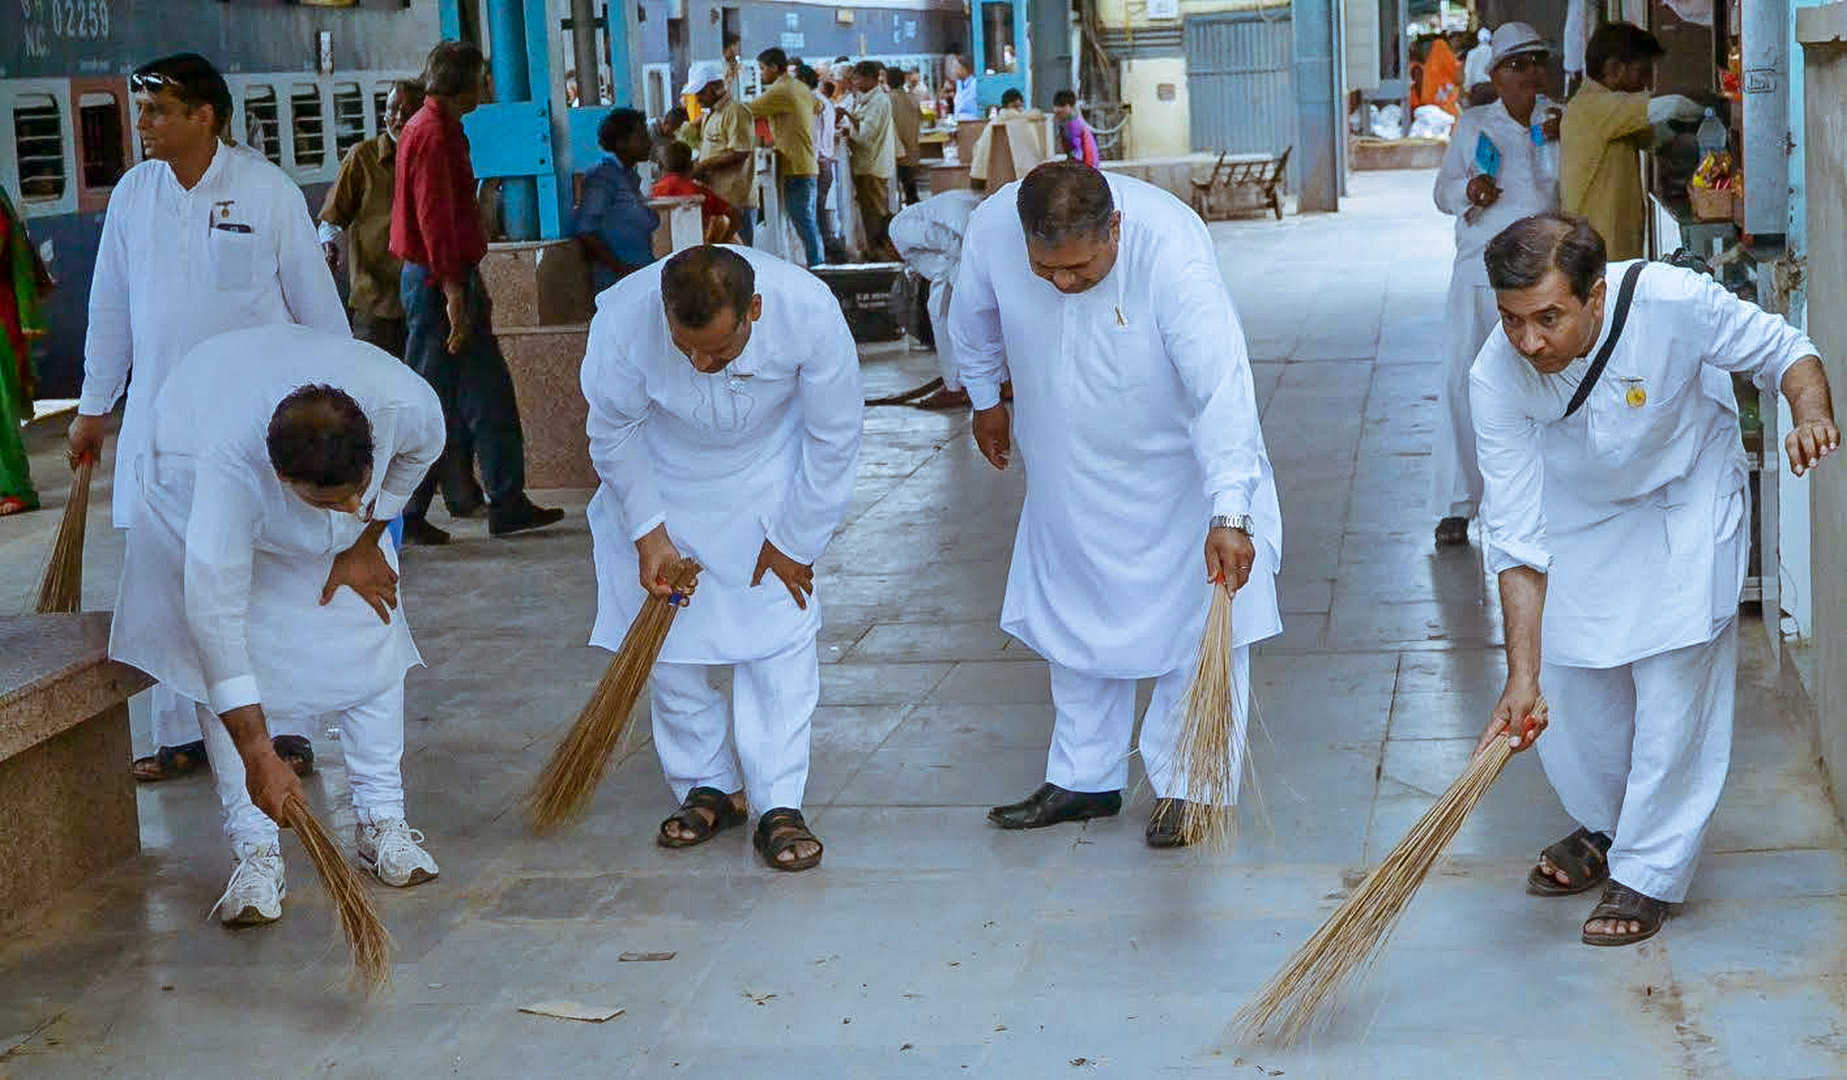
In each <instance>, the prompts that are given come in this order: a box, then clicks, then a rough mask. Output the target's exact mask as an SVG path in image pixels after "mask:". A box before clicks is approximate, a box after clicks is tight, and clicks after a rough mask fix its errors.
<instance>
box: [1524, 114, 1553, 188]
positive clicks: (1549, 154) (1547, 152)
mask: <svg viewBox="0 0 1847 1080" xmlns="http://www.w3.org/2000/svg"><path fill="white" fill-rule="evenodd" d="M1551 115H1552V99H1551V98H1548V97H1547V96H1545V95H1544V94H1540V95H1538V96H1537V97H1535V98H1533V120H1532V123H1531V124H1530V125H1529V126H1528V128H1527V131H1528V133H1529V134H1531V136H1532V139H1533V155H1534V156H1535V157H1537V158H1538V159H1539V167H1540V168H1542V169H1544V170H1545V172H1546V175H1547V176H1557V175H1558V145H1557V144H1556V143H1552V142H1548V141H1547V140H1546V120H1547V118H1548V117H1550V116H1551Z"/></svg>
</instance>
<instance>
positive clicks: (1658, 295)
mask: <svg viewBox="0 0 1847 1080" xmlns="http://www.w3.org/2000/svg"><path fill="white" fill-rule="evenodd" d="M1486 259H1487V267H1488V273H1489V277H1490V280H1491V281H1493V283H1494V284H1495V287H1496V292H1497V295H1498V296H1499V302H1500V308H1501V312H1502V326H1501V328H1498V329H1496V330H1495V331H1494V333H1493V334H1492V335H1491V336H1490V337H1489V339H1488V342H1487V344H1486V345H1485V346H1484V347H1483V348H1482V351H1481V355H1480V357H1479V358H1478V359H1477V360H1476V362H1475V368H1474V371H1473V372H1472V374H1471V376H1470V390H1471V393H1472V396H1473V400H1474V420H1475V430H1476V438H1477V447H1478V453H1479V455H1480V461H1481V470H1482V476H1483V478H1484V480H1485V482H1486V487H1485V492H1484V495H1485V497H1484V500H1483V503H1482V530H1483V533H1482V535H1483V545H1484V548H1485V554H1486V560H1487V564H1488V567H1489V569H1490V570H1492V571H1493V572H1494V573H1496V574H1497V575H1498V577H1499V581H1500V590H1501V601H1502V607H1503V610H1504V614H1505V618H1506V623H1507V659H1508V678H1507V688H1506V691H1505V692H1504V694H1503V695H1502V698H1501V701H1500V703H1499V704H1498V705H1497V706H1496V711H1495V716H1494V720H1493V722H1492V723H1491V725H1490V728H1489V734H1494V733H1497V732H1499V731H1502V730H1504V729H1512V728H1517V727H1518V726H1519V723H1518V718H1522V717H1526V716H1528V715H1532V714H1534V713H1535V712H1536V711H1539V712H1544V711H1547V710H1537V709H1536V704H1537V702H1538V700H1539V696H1540V693H1541V692H1542V691H1543V693H1544V695H1545V698H1546V701H1547V703H1548V705H1549V715H1550V726H1549V729H1547V733H1546V734H1545V735H1544V736H1543V737H1541V738H1540V739H1539V740H1538V747H1539V755H1540V759H1541V761H1542V762H1543V763H1544V765H1545V770H1546V776H1547V778H1548V779H1549V780H1550V781H1551V783H1552V786H1553V788H1554V790H1556V791H1557V792H1558V795H1559V799H1560V801H1561V802H1563V803H1564V807H1565V810H1566V812H1567V813H1569V814H1570V815H1571V816H1572V817H1573V818H1575V819H1577V821H1578V823H1579V824H1580V825H1581V826H1582V828H1581V829H1580V830H1579V831H1578V832H1576V833H1574V834H1573V835H1572V836H1570V837H1567V838H1565V839H1564V840H1561V841H1560V842H1559V843H1558V844H1555V845H1553V846H1552V847H1549V848H1547V849H1546V851H1545V852H1544V853H1543V855H1542V857H1541V861H1540V863H1539V865H1538V866H1537V867H1535V868H1534V870H1533V871H1532V873H1531V875H1529V878H1528V887H1529V890H1530V891H1532V892H1535V893H1538V894H1541V895H1549V896H1557V895H1567V894H1574V893H1579V892H1583V891H1585V890H1587V889H1590V888H1593V887H1595V886H1596V885H1598V884H1601V883H1604V882H1605V881H1606V879H1607V882H1608V883H1607V885H1606V888H1605V892H1604V894H1603V898H1602V901H1601V902H1600V903H1599V904H1598V905H1597V906H1596V908H1595V909H1593V911H1592V912H1591V916H1590V918H1589V920H1588V921H1587V922H1586V923H1585V925H1584V932H1583V938H1584V941H1585V942H1586V943H1587V944H1593V945H1627V944H1631V943H1633V942H1636V941H1641V940H1644V939H1645V938H1647V937H1649V936H1651V935H1652V934H1653V933H1655V932H1656V930H1658V929H1659V928H1660V925H1661V920H1662V918H1663V916H1664V914H1665V910H1666V907H1667V905H1668V904H1670V903H1679V902H1680V901H1681V900H1683V899H1684V898H1685V896H1686V893H1687V885H1688V882H1689V881H1690V880H1691V878H1692V876H1693V870H1694V864H1695V862H1696V861H1697V859H1698V857H1699V852H1700V843H1701V839H1702V837H1703V836H1704V835H1705V831H1706V826H1707V823H1708V821H1709V820H1710V819H1711V816H1712V811H1713V808H1714V807H1715V806H1716V805H1717V803H1718V799H1719V792H1720V790H1721V789H1722V788H1723V786H1724V783H1725V775H1726V771H1727V768H1728V765H1729V761H1730V751H1731V733H1732V703H1733V694H1734V680H1735V678H1736V675H1737V657H1738V622H1737V613H1738V599H1739V593H1740V589H1741V587H1742V585H1743V582H1744V574H1745V565H1746V559H1747V556H1748V549H1749V546H1750V522H1749V518H1750V513H1751V507H1750V499H1749V497H1748V494H1747V492H1746V487H1745V481H1746V466H1745V457H1744V450H1743V447H1742V444H1741V440H1740V436H1739V427H1738V408H1737V403H1736V399H1735V396H1734V394H1733V390H1732V381H1731V378H1732V374H1733V373H1741V374H1749V375H1751V376H1753V377H1754V378H1755V379H1756V380H1757V382H1758V383H1759V385H1760V386H1762V387H1764V388H1765V389H1766V390H1768V389H1770V388H1772V387H1781V389H1782V391H1783V393H1784V394H1785V395H1786V396H1787V397H1788V398H1789V402H1790V407H1791V411H1792V413H1793V414H1794V417H1795V421H1796V423H1795V429H1794V431H1793V432H1792V433H1791V434H1790V436H1789V438H1788V440H1787V442H1786V447H1785V448H1786V451H1787V453H1788V456H1789V460H1790V465H1791V467H1792V469H1793V470H1794V471H1795V472H1796V473H1797V474H1798V475H1800V474H1801V473H1803V472H1805V471H1806V470H1808V469H1809V468H1812V467H1813V466H1814V465H1815V464H1817V463H1818V462H1819V461H1820V460H1821V459H1822V458H1823V457H1825V456H1826V455H1827V454H1828V453H1830V452H1832V450H1833V449H1834V448H1835V447H1836V446H1838V444H1839V441H1840V433H1839V431H1838V430H1837V429H1836V428H1835V426H1834V419H1833V412H1832V409H1831V407H1830V405H1829V400H1828V384H1827V378H1826V376H1825V375H1824V374H1823V373H1822V368H1821V362H1820V360H1819V359H1817V357H1816V353H1815V347H1814V345H1813V344H1812V343H1810V342H1809V340H1808V339H1807V338H1805V337H1804V336H1803V335H1802V334H1801V333H1799V332H1798V331H1796V330H1795V329H1794V328H1793V327H1791V326H1790V325H1789V324H1788V323H1786V322H1784V321H1783V320H1782V319H1781V318H1779V317H1777V316H1775V315H1771V314H1769V313H1767V312H1765V311H1763V310H1762V309H1760V308H1758V307H1756V306H1755V305H1752V304H1749V303H1746V302H1744V301H1742V300H1739V299H1737V298H1736V297H1734V296H1732V295H1731V294H1730V293H1728V292H1727V291H1725V290H1724V289H1723V288H1721V287H1720V286H1719V285H1718V284H1717V283H1715V282H1714V281H1712V280H1711V279H1710V278H1707V277H1705V276H1704V275H1701V274H1698V273H1694V272H1691V271H1688V270H1684V269H1681V268H1679V267H1675V266H1668V265H1663V264H1657V263H1617V264H1614V265H1612V266H1610V267H1609V268H1608V276H1607V278H1606V277H1605V267H1604V247H1603V241H1602V238H1601V237H1599V236H1598V235H1597V234H1596V232H1595V231H1594V230H1593V229H1592V228H1591V227H1590V225H1589V224H1588V223H1586V222H1585V221H1584V220H1583V219H1581V218H1574V217H1569V216H1564V215H1558V214H1550V215H1541V216H1538V217H1534V218H1528V219H1525V220H1523V221H1520V222H1517V223H1516V224H1515V225H1513V226H1512V227H1510V228H1509V229H1508V230H1507V231H1505V232H1504V233H1502V234H1501V235H1499V236H1497V237H1496V238H1495V239H1494V240H1493V241H1491V242H1490V244H1489V245H1488V249H1487V256H1486ZM1632 270H1633V271H1634V274H1635V277H1634V285H1633V290H1634V300H1633V302H1632V304H1631V305H1630V307H1629V309H1628V312H1627V316H1626V318H1625V319H1623V321H1622V328H1621V331H1620V333H1616V332H1615V331H1614V330H1613V327H1614V326H1615V324H1616V322H1617V314H1616V313H1617V312H1618V311H1619V310H1620V308H1621V304H1620V300H1619V298H1620V293H1621V291H1622V288H1623V286H1622V283H1623V282H1625V281H1626V280H1627V279H1628V278H1629V276H1630V274H1631V271H1632ZM1612 337H1614V345H1613V346H1610V347H1609V351H1608V354H1607V355H1608V359H1607V367H1605V368H1604V369H1603V371H1602V372H1601V374H1600V375H1599V376H1598V377H1596V378H1595V379H1594V380H1592V378H1591V375H1590V369H1591V368H1592V366H1593V365H1594V363H1595V359H1596V357H1597V356H1598V355H1600V354H1602V352H1603V350H1604V349H1605V347H1606V345H1608V344H1609V342H1610V341H1611V339H1612ZM1580 387H1584V389H1583V398H1582V401H1581V404H1580V406H1579V408H1578V409H1577V410H1576V411H1575V412H1572V413H1571V414H1570V415H1569V416H1567V415H1566V414H1567V411H1568V410H1569V409H1570V407H1571V405H1572V402H1573V398H1574V395H1576V394H1577V393H1578V392H1579V389H1580ZM1542 656H1543V666H1542V663H1541V658H1542ZM1484 737H1486V736H1484Z"/></svg>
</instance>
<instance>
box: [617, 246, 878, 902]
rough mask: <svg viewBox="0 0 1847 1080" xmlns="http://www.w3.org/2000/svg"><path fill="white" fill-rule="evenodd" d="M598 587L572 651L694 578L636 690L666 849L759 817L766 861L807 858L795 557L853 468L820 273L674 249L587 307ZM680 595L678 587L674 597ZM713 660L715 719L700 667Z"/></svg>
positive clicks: (810, 681) (835, 341)
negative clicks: (648, 707)
mask: <svg viewBox="0 0 1847 1080" xmlns="http://www.w3.org/2000/svg"><path fill="white" fill-rule="evenodd" d="M583 391H584V397H585V398H586V399H588V401H589V404H590V419H589V424H588V427H589V434H590V456H591V458H592V459H593V460H594V462H595V463H596V470H597V475H598V477H599V478H601V480H602V486H601V487H600V488H599V489H598V490H597V493H596V497H595V498H594V499H592V500H591V503H590V511H589V517H590V526H591V530H592V532H593V533H594V536H595V550H596V576H597V618H596V628H595V630H594V631H593V632H592V634H591V638H590V643H591V644H592V645H599V646H602V647H603V648H605V649H611V650H615V649H617V648H618V646H619V644H620V642H621V641H622V638H623V634H624V631H625V630H626V629H627V628H628V627H629V625H630V623H631V622H632V621H633V620H634V618H635V615H636V613H637V611H638V610H639V609H640V608H641V606H642V602H643V600H645V599H646V598H647V597H648V595H649V594H653V595H656V596H661V597H667V596H669V595H670V594H672V593H673V592H674V591H675V590H674V587H673V586H672V585H671V584H670V583H669V581H668V577H667V575H668V572H669V569H670V568H672V567H673V566H674V565H675V564H676V563H678V562H679V560H680V559H681V558H682V557H683V556H684V557H688V558H691V559H694V560H696V561H697V562H698V564H699V565H700V566H701V567H703V568H704V569H703V570H702V571H701V573H700V576H699V580H698V583H697V584H698V594H697V595H696V596H690V597H689V599H690V603H688V605H687V607H686V609H685V611H684V612H682V613H681V614H680V615H679V616H678V617H677V620H676V621H675V622H674V623H673V625H672V629H671V630H670V631H669V632H668V634H667V637H666V641H665V644H664V646H663V647H662V649H661V651H660V658H659V662H658V663H657V664H656V665H655V666H654V673H653V680H652V698H651V700H652V711H653V716H654V745H655V749H656V750H657V751H658V752H659V754H660V761H661V768H662V770H663V771H664V772H665V773H666V776H667V783H668V786H669V787H671V788H672V789H673V794H674V797H675V798H676V799H678V800H680V803H681V805H680V808H679V809H678V810H676V811H675V812H674V813H673V814H672V815H671V816H670V817H668V818H667V819H666V820H665V821H663V822H662V823H661V826H660V831H659V834H658V836H657V841H658V842H659V843H660V845H661V846H663V847H669V848H683V847H692V846H694V845H696V844H701V843H704V842H705V841H707V840H710V839H711V838H712V837H713V836H715V835H717V834H718V833H719V832H721V831H723V830H725V829H728V828H731V827H733V826H736V825H741V824H743V823H744V822H745V821H746V820H747V818H748V814H749V810H750V809H751V808H752V807H755V808H756V809H757V810H758V811H759V812H760V813H761V815H762V816H761V818H760V819H759V822H758V825H757V831H756V839H755V845H756V848H757V851H758V852H759V854H761V855H762V857H763V860H764V862H765V863H766V864H767V865H769V866H770V867H772V868H774V869H777V870H806V869H808V868H809V867H812V866H814V865H816V864H818V863H819V862H820V861H821V842H820V840H818V839H817V838H816V837H815V835H814V833H813V832H811V831H810V830H809V828H808V825H807V823H806V822H805V821H804V820H803V817H802V812H801V806H802V795H803V790H804V788H805V787H806V785H807V780H808V752H809V723H810V719H811V717H812V715H813V712H814V707H815V704H816V701H817V700H818V698H819V694H820V669H819V667H818V660H817V658H816V655H815V635H816V633H817V632H818V631H819V629H820V626H821V612H820V607H819V605H818V604H817V603H816V601H815V598H814V595H813V594H814V562H815V560H816V559H818V558H819V557H820V555H821V552H822V551H823V550H824V549H825V548H826V546H827V543H828V540H829V539H830V538H831V537H832V536H833V533H834V529H835V528H836V527H837V526H838V525H839V524H840V519H841V517H842V516H843V515H844V514H845V512H846V507H847V502H848V500H849V498H850V497H851V495H852V491H853V477H854V470H855V465H856V463H857V461H858V458H859V437H860V414H861V411H862V406H861V395H860V379H859V356H858V352H857V351H856V349H855V348H854V345H853V336H852V334H851V332H850V331H849V330H848V329H847V324H846V319H845V317H844V316H842V315H841V312H840V304H839V301H837V300H836V299H835V298H834V295H833V294H832V293H831V292H829V291H828V288H827V286H826V285H824V284H823V283H822V282H821V280H820V279H819V278H816V277H815V276H814V275H812V274H809V273H808V272H807V271H805V270H802V269H800V268H798V267H795V266H793V265H791V264H789V263H785V262H783V261H781V260H779V259H775V258H772V257H770V256H767V255H760V254H758V253H756V252H754V251H751V250H750V249H748V248H731V247H716V246H704V247H695V248H688V249H686V250H684V251H681V252H680V253H678V254H677V255H675V256H673V257H672V258H671V259H668V260H666V261H665V262H664V263H656V264H655V265H653V266H649V267H645V268H643V269H642V270H638V271H636V272H635V273H634V274H631V275H629V276H628V277H627V278H624V279H623V280H622V281H620V282H618V283H617V284H616V285H615V286H613V287H612V288H610V289H608V290H607V291H605V292H604V293H603V294H602V295H600V296H599V297H598V298H597V313H596V317H595V319H594V320H592V322H591V324H590V342H589V352H588V355H587V356H586V357H585V358H584V365H583ZM679 591H680V592H681V594H682V595H687V594H689V593H690V590H689V589H681V590H679ZM717 666H730V667H731V668H732V672H733V680H732V694H731V703H730V708H729V709H727V708H726V703H725V700H724V697H723V696H722V695H721V694H720V693H719V692H718V691H717V690H715V689H714V688H713V687H712V685H711V684H710V682H709V681H708V676H709V674H710V669H711V668H713V667H717Z"/></svg>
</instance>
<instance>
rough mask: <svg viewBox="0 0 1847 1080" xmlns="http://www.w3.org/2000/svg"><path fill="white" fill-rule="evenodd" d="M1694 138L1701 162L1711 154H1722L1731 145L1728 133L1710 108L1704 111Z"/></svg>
mask: <svg viewBox="0 0 1847 1080" xmlns="http://www.w3.org/2000/svg"><path fill="white" fill-rule="evenodd" d="M1694 138H1695V139H1697V140H1698V142H1699V156H1700V160H1701V161H1704V160H1706V158H1707V157H1709V156H1711V155H1713V154H1717V153H1721V152H1723V151H1724V150H1725V148H1726V147H1727V146H1729V145H1730V143H1731V136H1730V133H1729V132H1727V131H1726V130H1725V125H1724V124H1723V123H1721V122H1720V121H1719V114H1718V113H1717V112H1716V111H1714V110H1713V109H1711V108H1710V107H1709V108H1707V110H1706V118H1705V119H1703V120H1701V121H1700V122H1699V133H1698V134H1697V135H1696V136H1694Z"/></svg>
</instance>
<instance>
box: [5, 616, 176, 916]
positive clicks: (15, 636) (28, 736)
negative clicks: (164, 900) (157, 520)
mask: <svg viewBox="0 0 1847 1080" xmlns="http://www.w3.org/2000/svg"><path fill="white" fill-rule="evenodd" d="M108 653H109V616H108V615H107V614H105V613H89V614H83V615H9V616H0V867H5V870H4V871H0V924H4V923H7V922H11V921H12V920H14V919H15V918H17V917H19V916H20V915H21V914H23V913H25V912H27V911H29V910H31V909H33V908H35V907H37V906H39V905H40V904H42V903H44V902H45V901H47V900H49V899H51V898H53V897H55V896H57V895H58V894H60V893H62V892H63V891H65V890H66V889H69V888H71V887H73V886H75V885H78V884H80V883H81V882H83V881H85V880H88V879H89V878H91V877H93V876H95V875H96V874H99V873H102V872H103V871H106V870H108V869H110V868H111V867H113V866H115V865H116V864H117V863H119V862H121V861H122V860H124V859H127V858H130V857H131V856H133V855H134V854H135V853H136V852H138V851H140V850H141V834H140V822H139V819H138V817H137V815H136V812H135V781H134V778H133V777H132V776H131V775H130V774H129V771H128V762H129V759H130V756H131V752H130V745H129V737H128V698H129V697H130V695H132V694H135V693H138V692H139V691H141V690H142V689H144V688H146V687H147V686H148V685H149V684H150V683H151V682H152V680H151V679H149V678H148V677H147V676H146V675H143V674H142V673H141V672H139V671H136V670H135V669H134V668H131V667H128V666H127V665H125V664H118V663H116V662H115V661H113V660H110V659H109V655H108Z"/></svg>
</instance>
